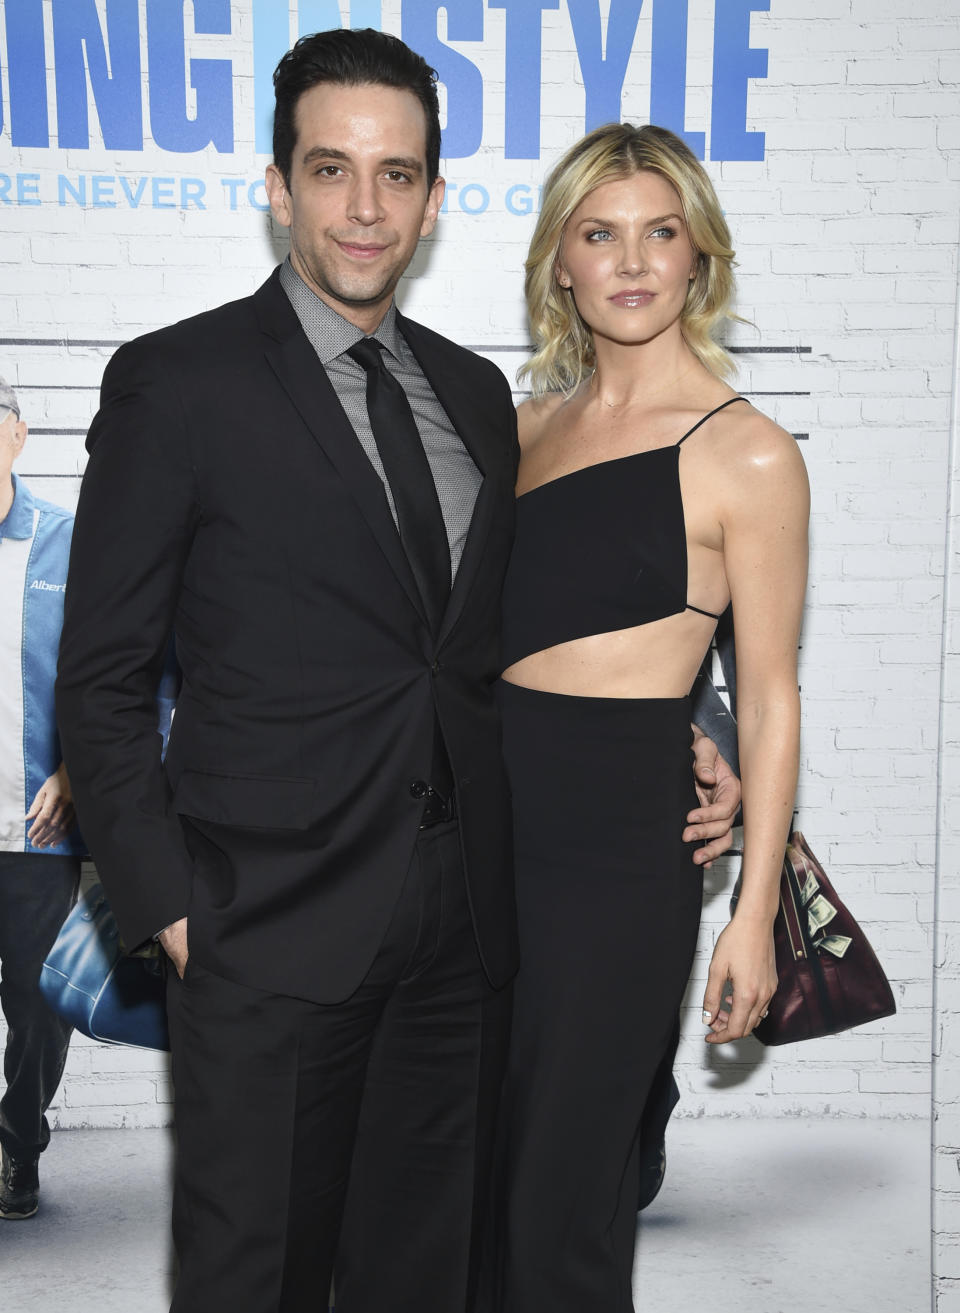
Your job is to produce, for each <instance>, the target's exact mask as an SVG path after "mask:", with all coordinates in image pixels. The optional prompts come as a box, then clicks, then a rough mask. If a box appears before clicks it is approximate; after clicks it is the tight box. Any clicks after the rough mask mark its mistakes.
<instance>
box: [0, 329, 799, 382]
mask: <svg viewBox="0 0 960 1313" xmlns="http://www.w3.org/2000/svg"><path fill="white" fill-rule="evenodd" d="M2 341H3V339H2V338H0V342H2ZM464 346H465V347H466V349H467V351H496V352H499V353H500V354H503V353H505V352H521V351H522V352H523V353H524V354H525V355H530V354H531V353H532V351H533V346H532V345H531V344H530V343H529V342H528V343H527V344H526V346H518V345H516V343H513V344H511V343H497V342H480V343H477V342H472V343H464ZM725 349H726V350H727V351H729V352H730V353H731V354H732V355H735V356H749V355H766V356H808V355H810V353H811V352H812V351H813V347H810V346H728V347H726V348H725ZM758 395H759V394H758Z"/></svg>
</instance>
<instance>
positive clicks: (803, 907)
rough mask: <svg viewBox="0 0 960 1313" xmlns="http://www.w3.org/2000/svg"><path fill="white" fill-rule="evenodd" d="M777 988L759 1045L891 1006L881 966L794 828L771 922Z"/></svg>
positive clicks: (883, 1012)
mask: <svg viewBox="0 0 960 1313" xmlns="http://www.w3.org/2000/svg"><path fill="white" fill-rule="evenodd" d="M773 937H774V949H775V952H776V958H777V976H778V979H779V984H778V986H777V992H776V993H775V994H774V996H773V998H772V999H771V1000H770V1004H769V1011H768V1015H767V1016H766V1017H765V1018H764V1019H763V1020H762V1021H761V1022H760V1023H759V1024H758V1025H757V1027H756V1029H755V1030H754V1032H753V1033H754V1035H756V1037H757V1039H758V1040H760V1042H761V1043H762V1044H770V1045H772V1044H793V1043H794V1042H795V1041H796V1040H801V1039H816V1038H818V1037H819V1036H821V1035H835V1034H836V1033H837V1032H838V1031H841V1030H849V1029H850V1027H851V1026H862V1025H863V1023H864V1022H865V1021H876V1020H877V1019H878V1018H879V1017H889V1016H891V1015H892V1014H893V1013H894V1012H896V1010H897V1006H896V1003H895V1002H894V999H893V991H892V990H891V988H890V983H889V981H888V980H887V977H886V976H885V975H884V972H883V967H882V966H881V965H880V963H879V962H878V961H877V956H876V954H875V953H874V951H873V949H872V948H871V947H870V944H869V943H868V942H867V937H866V935H865V934H864V933H863V931H862V930H861V929H860V926H859V925H858V924H857V922H856V921H855V920H854V918H853V917H852V916H851V914H850V912H849V911H848V910H847V908H846V907H845V906H844V904H843V902H842V901H841V900H840V898H839V897H838V896H837V892H836V890H835V889H834V887H833V885H832V884H831V883H830V880H829V878H828V876H827V875H826V872H825V871H824V869H823V867H822V866H821V865H820V863H819V862H818V861H817V859H816V857H814V855H813V853H812V852H811V851H810V848H809V846H808V845H807V841H806V840H805V839H804V837H803V835H802V834H801V833H800V831H799V830H794V832H793V834H791V836H790V838H789V840H788V841H787V851H786V855H785V856H784V859H783V870H782V872H781V875H780V908H779V911H778V912H777V917H776V920H775V921H774V924H773Z"/></svg>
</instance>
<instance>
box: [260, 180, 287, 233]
mask: <svg viewBox="0 0 960 1313" xmlns="http://www.w3.org/2000/svg"><path fill="white" fill-rule="evenodd" d="M263 181H264V185H265V186H266V189H267V200H268V201H269V202H270V209H271V211H272V213H273V217H274V218H275V219H276V221H277V223H279V224H282V225H283V227H284V228H289V227H290V225H291V223H293V210H292V209H291V206H290V194H289V192H288V191H287V184H286V183H285V182H284V180H283V174H282V173H281V172H280V170H279V169H278V168H277V166H276V165H275V164H268V165H267V171H266V174H265V175H264V179H263Z"/></svg>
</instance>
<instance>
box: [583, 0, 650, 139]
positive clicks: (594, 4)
mask: <svg viewBox="0 0 960 1313" xmlns="http://www.w3.org/2000/svg"><path fill="white" fill-rule="evenodd" d="M568 4H569V8H570V22H571V23H572V25H573V39H574V41H575V42H576V46H577V58H578V59H579V60H580V71H581V73H582V74H583V89H584V91H585V92H586V110H585V113H584V126H585V127H586V130H587V131H588V132H590V131H591V130H592V129H593V128H598V127H599V126H600V125H601V124H602V123H615V122H619V119H620V100H621V96H622V94H623V79H624V78H625V77H626V74H627V63H628V62H629V59H630V55H631V52H632V50H633V39H634V37H635V36H636V34H637V23H638V22H639V21H640V10H641V8H642V7H643V0H610V15H609V18H608V19H607V41H606V54H604V53H603V48H604V42H603V30H602V27H601V24H600V4H599V0H568Z"/></svg>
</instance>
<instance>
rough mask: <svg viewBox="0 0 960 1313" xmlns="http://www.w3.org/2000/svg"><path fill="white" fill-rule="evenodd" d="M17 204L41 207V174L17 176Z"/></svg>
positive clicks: (20, 174) (19, 174)
mask: <svg viewBox="0 0 960 1313" xmlns="http://www.w3.org/2000/svg"><path fill="white" fill-rule="evenodd" d="M17 204H18V205H40V204H41V201H40V174H39V173H18V174H17Z"/></svg>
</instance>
